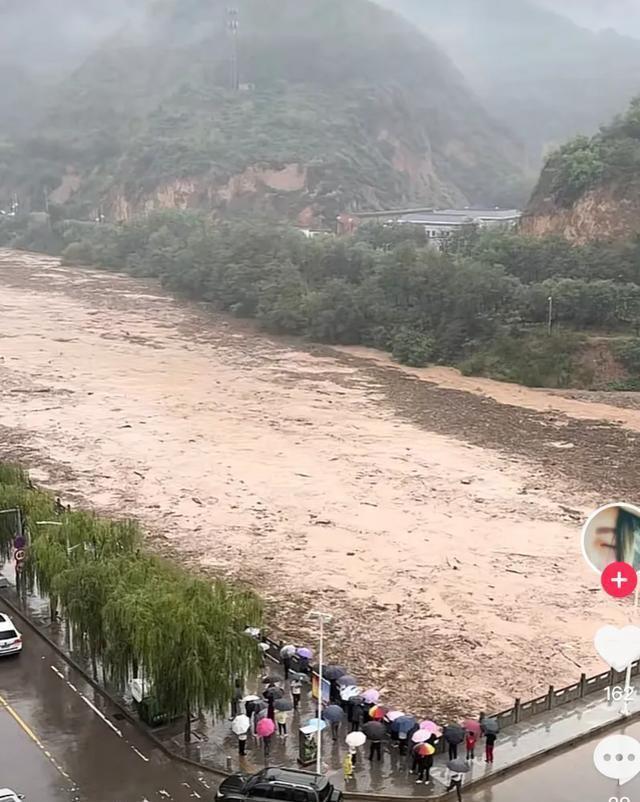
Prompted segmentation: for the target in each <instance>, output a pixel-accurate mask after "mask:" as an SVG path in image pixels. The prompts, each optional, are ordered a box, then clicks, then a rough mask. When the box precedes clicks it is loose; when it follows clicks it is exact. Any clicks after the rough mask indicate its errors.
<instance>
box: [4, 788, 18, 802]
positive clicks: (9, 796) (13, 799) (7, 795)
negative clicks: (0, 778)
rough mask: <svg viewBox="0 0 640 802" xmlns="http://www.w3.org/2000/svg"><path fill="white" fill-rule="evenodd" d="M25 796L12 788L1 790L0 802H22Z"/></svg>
mask: <svg viewBox="0 0 640 802" xmlns="http://www.w3.org/2000/svg"><path fill="white" fill-rule="evenodd" d="M21 799H24V794H16V792H15V791H12V790H11V789H10V788H0V802H20V800H21Z"/></svg>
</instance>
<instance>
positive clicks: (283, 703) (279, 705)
mask: <svg viewBox="0 0 640 802" xmlns="http://www.w3.org/2000/svg"><path fill="white" fill-rule="evenodd" d="M273 707H274V709H275V710H281V711H282V712H283V713H288V712H289V711H290V710H293V703H292V702H290V701H289V700H288V699H276V701H275V702H274V704H273Z"/></svg>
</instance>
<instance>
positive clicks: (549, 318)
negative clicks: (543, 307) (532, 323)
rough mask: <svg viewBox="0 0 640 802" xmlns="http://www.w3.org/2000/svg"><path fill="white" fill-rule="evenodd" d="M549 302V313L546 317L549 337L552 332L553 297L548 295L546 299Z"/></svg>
mask: <svg viewBox="0 0 640 802" xmlns="http://www.w3.org/2000/svg"><path fill="white" fill-rule="evenodd" d="M547 301H548V302H549V312H548V315H547V329H548V332H549V337H551V332H552V331H553V297H552V296H551V295H550V296H549V297H548V298H547Z"/></svg>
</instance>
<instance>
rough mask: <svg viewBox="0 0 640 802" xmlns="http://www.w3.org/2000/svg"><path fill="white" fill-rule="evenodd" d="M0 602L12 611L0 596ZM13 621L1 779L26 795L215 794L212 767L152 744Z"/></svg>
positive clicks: (40, 800) (48, 799) (183, 800)
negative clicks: (16, 644)
mask: <svg viewBox="0 0 640 802" xmlns="http://www.w3.org/2000/svg"><path fill="white" fill-rule="evenodd" d="M0 610H2V611H3V612H7V613H8V614H9V615H11V611H10V610H8V609H5V608H4V607H3V606H2V604H1V603H0ZM14 622H15V623H16V624H17V626H18V628H19V629H20V630H21V631H22V634H23V638H24V648H23V651H22V654H21V655H20V656H18V657H3V658H0V787H2V786H8V787H9V788H12V789H13V790H14V791H17V792H19V793H23V794H25V796H26V800H27V802H71V801H72V800H74V801H75V800H78V802H143V801H144V800H147V801H148V802H171V800H175V802H187V800H194V799H201V800H203V801H204V802H209V800H212V799H213V798H214V795H215V787H216V782H215V777H214V776H213V775H206V776H205V775H204V774H200V773H199V772H198V771H197V770H195V769H194V770H190V769H189V767H187V766H184V765H181V764H180V763H176V762H173V761H170V760H168V759H167V758H166V757H165V756H164V755H163V753H161V752H160V751H159V750H157V749H153V748H152V747H151V745H150V743H149V742H148V741H147V739H146V738H144V737H143V736H142V735H140V734H139V733H138V731H137V730H136V729H135V728H134V727H132V726H131V725H130V724H128V723H127V722H126V721H118V720H117V719H116V718H115V717H114V713H115V712H116V711H114V710H111V709H109V706H108V705H106V703H105V702H104V701H103V700H102V698H101V697H100V696H98V695H97V694H95V692H94V691H93V689H92V688H91V687H90V686H88V685H87V684H86V683H85V682H84V681H83V679H82V677H81V676H80V675H78V674H77V673H76V672H75V671H73V670H72V669H71V668H70V667H69V666H68V665H67V664H66V663H64V661H63V660H61V659H60V658H59V657H58V656H57V654H56V653H55V652H54V651H53V650H51V649H50V648H49V647H48V646H47V644H46V643H45V641H43V640H42V638H40V637H39V636H38V635H37V634H36V633H35V632H31V631H30V630H29V629H28V628H27V627H26V626H24V625H23V624H22V622H20V621H18V620H15V621H14ZM205 783H206V784H207V785H208V786H209V788H207V787H206V786H205Z"/></svg>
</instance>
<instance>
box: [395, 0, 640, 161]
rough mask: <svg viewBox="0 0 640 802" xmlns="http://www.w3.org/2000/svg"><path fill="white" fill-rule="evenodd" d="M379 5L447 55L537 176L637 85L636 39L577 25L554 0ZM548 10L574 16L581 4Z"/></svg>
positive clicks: (419, 0)
mask: <svg viewBox="0 0 640 802" xmlns="http://www.w3.org/2000/svg"><path fill="white" fill-rule="evenodd" d="M380 2H381V3H382V4H383V5H385V6H390V7H392V8H394V9H396V10H398V11H400V12H401V13H403V14H405V16H406V17H407V18H408V19H410V20H412V21H413V22H414V23H415V24H416V25H418V26H419V27H421V28H422V29H423V30H424V31H425V32H428V34H429V36H431V37H433V39H434V40H435V41H436V42H437V43H438V44H440V46H441V47H443V49H445V50H446V52H447V54H448V55H449V56H450V57H451V58H452V59H453V60H454V62H455V63H456V64H457V66H458V67H459V68H460V69H461V71H462V72H463V74H464V75H465V77H466V79H467V80H468V82H469V83H470V85H471V87H472V88H473V90H474V91H475V92H476V93H477V95H478V96H479V98H480V99H481V101H482V103H483V105H484V106H485V107H486V108H487V110H488V111H489V113H490V114H492V115H493V116H494V117H495V118H496V119H498V120H500V121H502V122H503V123H504V124H505V125H507V126H508V127H509V128H510V130H512V131H513V132H514V133H515V135H516V136H518V137H519V138H520V139H522V140H523V141H524V142H525V143H526V146H527V152H528V155H529V159H530V163H531V165H532V167H534V168H537V166H538V165H539V164H540V163H541V161H542V158H543V154H544V153H545V152H548V151H549V150H550V149H552V148H554V147H558V146H559V145H561V144H562V143H563V142H565V141H566V140H567V139H569V138H570V137H572V136H575V135H576V134H579V133H582V134H588V135H590V134H592V133H594V132H595V131H596V130H597V129H598V126H599V125H600V124H601V123H602V121H603V120H608V119H611V118H612V117H613V115H614V114H617V113H619V112H620V111H621V109H624V108H625V106H626V105H627V104H628V103H629V101H630V100H631V98H632V97H633V96H634V95H635V94H636V93H637V92H638V88H639V87H640V41H638V40H636V39H632V38H628V37H625V36H621V35H619V34H618V33H615V32H614V31H613V30H605V31H600V32H596V31H592V30H588V29H586V28H583V27H580V26H579V25H577V24H576V23H575V22H573V21H572V20H570V19H568V18H566V17H564V16H562V15H561V14H560V13H555V12H554V11H552V10H551V9H550V8H547V7H546V6H547V5H548V4H549V5H550V4H551V0H544V2H543V0H451V2H448V3H442V2H440V0H380ZM553 5H554V7H555V8H556V9H557V10H558V11H562V13H564V11H565V10H566V11H567V13H569V12H570V11H573V12H575V13H576V14H578V9H577V6H578V5H583V4H582V2H580V4H578V3H574V4H572V5H570V6H566V4H565V3H564V2H563V1H562V0H556V2H555V3H553ZM603 5H604V4H603V3H599V4H598V6H599V8H600V20H601V23H602V24H604V23H605V20H606V17H607V9H603V8H602V6H603ZM609 5H611V4H609ZM583 10H584V16H585V17H586V16H587V11H588V10H589V6H588V5H587V6H586V7H585V8H584V9H583ZM592 10H593V9H592ZM594 16H595V15H594ZM621 18H622V15H621ZM613 19H614V18H612V21H613ZM615 19H617V18H615Z"/></svg>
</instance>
